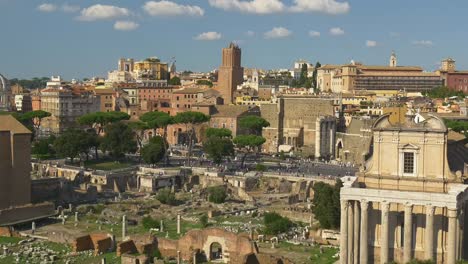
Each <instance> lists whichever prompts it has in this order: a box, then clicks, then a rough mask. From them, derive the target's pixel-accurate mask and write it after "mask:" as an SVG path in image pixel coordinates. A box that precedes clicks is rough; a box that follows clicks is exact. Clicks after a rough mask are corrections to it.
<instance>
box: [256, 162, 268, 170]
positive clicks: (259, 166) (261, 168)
mask: <svg viewBox="0 0 468 264" xmlns="http://www.w3.org/2000/svg"><path fill="white" fill-rule="evenodd" d="M266 169H267V167H266V166H265V165H263V164H260V163H259V164H257V165H255V170H256V171H260V172H263V171H266Z"/></svg>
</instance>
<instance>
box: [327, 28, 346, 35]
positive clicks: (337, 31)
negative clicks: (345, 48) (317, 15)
mask: <svg viewBox="0 0 468 264" xmlns="http://www.w3.org/2000/svg"><path fill="white" fill-rule="evenodd" d="M344 33H345V32H344V30H343V29H342V28H339V27H334V28H330V35H333V36H340V35H343V34H344Z"/></svg>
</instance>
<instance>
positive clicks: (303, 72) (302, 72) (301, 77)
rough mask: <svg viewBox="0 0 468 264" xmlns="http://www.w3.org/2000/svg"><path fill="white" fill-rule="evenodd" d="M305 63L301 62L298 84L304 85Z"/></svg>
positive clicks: (305, 78) (305, 75) (305, 76)
mask: <svg viewBox="0 0 468 264" xmlns="http://www.w3.org/2000/svg"><path fill="white" fill-rule="evenodd" d="M307 70H308V69H307V63H303V64H302V68H301V76H300V77H299V85H301V86H304V84H305V83H306V80H307Z"/></svg>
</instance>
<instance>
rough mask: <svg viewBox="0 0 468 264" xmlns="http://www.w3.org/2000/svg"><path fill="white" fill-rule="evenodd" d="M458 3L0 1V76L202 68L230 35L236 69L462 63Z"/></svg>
mask: <svg viewBox="0 0 468 264" xmlns="http://www.w3.org/2000/svg"><path fill="white" fill-rule="evenodd" d="M145 7H146V8H145ZM466 10H468V1H466V0H452V1H440V0H425V1H408V0H392V1H384V0H347V1H342V0H249V1H246V0H196V1H188V0H173V1H172V0H171V1H159V0H155V1H148V0H79V1H78V0H46V1H40V0H0V25H2V26H1V31H2V32H1V34H0V73H2V74H4V75H6V76H7V77H9V78H13V77H20V78H30V77H34V76H51V75H62V76H64V77H65V78H68V79H70V78H83V77H91V76H105V74H106V72H107V71H109V70H112V69H114V68H116V64H117V60H118V58H120V57H133V58H135V59H144V58H146V57H150V56H157V57H159V58H161V59H162V60H163V61H169V60H170V59H171V57H176V60H177V68H178V70H183V69H187V70H193V71H208V70H211V69H214V68H217V67H218V66H219V64H220V60H221V57H220V53H221V48H222V47H224V46H227V45H228V44H229V42H230V41H238V42H239V44H240V46H241V48H242V52H243V57H242V64H243V66H244V67H258V68H288V67H291V65H292V63H293V62H294V60H296V59H299V58H303V59H306V60H308V61H311V62H314V63H315V62H316V61H320V62H321V63H322V64H325V63H347V62H349V61H350V60H351V59H354V60H355V61H361V62H363V63H366V64H387V63H388V58H389V56H390V53H391V51H392V50H395V51H396V53H397V56H398V63H399V65H420V66H423V67H424V68H425V69H426V70H434V69H436V68H437V67H438V65H437V64H438V62H439V61H440V60H441V59H443V58H445V57H449V56H450V57H452V58H453V59H455V60H456V61H457V68H458V69H468V53H467V52H466V51H465V49H466V47H467V46H468V34H467V30H466V29H465V28H466V27H465V25H466V22H465V21H464V17H465V13H466ZM317 32H319V33H320V35H319V33H317ZM203 33H205V34H203ZM318 35H319V36H318Z"/></svg>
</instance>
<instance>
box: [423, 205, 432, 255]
mask: <svg viewBox="0 0 468 264" xmlns="http://www.w3.org/2000/svg"><path fill="white" fill-rule="evenodd" d="M434 212H435V207H434V206H432V205H426V230H425V238H424V242H425V245H424V258H425V259H433V258H434Z"/></svg>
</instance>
